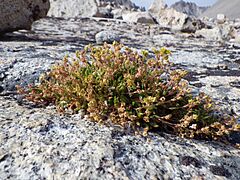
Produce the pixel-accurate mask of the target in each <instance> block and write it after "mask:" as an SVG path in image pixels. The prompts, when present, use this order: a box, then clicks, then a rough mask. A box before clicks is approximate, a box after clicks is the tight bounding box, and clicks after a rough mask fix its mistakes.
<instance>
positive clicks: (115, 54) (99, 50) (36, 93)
mask: <svg viewBox="0 0 240 180" xmlns="http://www.w3.org/2000/svg"><path fill="white" fill-rule="evenodd" d="M153 53H154V55H155V57H153V56H152V57H150V56H149V52H148V51H145V50H143V51H141V52H137V51H134V50H132V49H130V48H128V47H125V46H123V45H122V44H119V43H117V42H114V43H113V44H112V45H108V44H104V45H103V46H96V47H94V46H91V45H89V46H86V47H85V49H84V50H82V51H78V52H76V57H75V58H72V59H71V58H69V57H65V58H64V59H63V62H61V63H60V64H57V65H55V66H54V67H53V68H52V70H51V71H50V72H48V73H46V74H45V75H44V76H42V77H41V83H40V84H39V85H35V86H29V88H28V89H23V88H19V91H20V92H21V93H23V94H25V95H26V97H27V99H28V100H30V101H33V102H36V103H41V104H50V103H53V104H55V105H57V107H58V108H59V110H61V111H65V110H66V109H69V108H70V109H71V110H73V111H74V112H78V111H79V110H81V109H84V110H86V111H87V112H88V113H89V115H90V117H91V118H92V119H93V120H94V121H97V122H101V123H108V122H109V120H110V121H111V123H114V124H118V125H121V126H123V127H125V126H128V127H129V126H130V127H132V128H133V129H134V130H135V131H136V132H141V133H142V134H143V135H146V134H147V132H148V131H149V130H157V131H158V130H159V131H164V132H168V133H172V134H177V135H179V136H181V137H187V138H205V139H214V140H217V139H222V138H223V137H225V135H227V134H228V133H229V132H231V131H239V126H238V125H237V124H236V121H235V120H234V118H231V117H229V118H224V119H218V118H216V117H215V116H214V111H215V108H214V104H213V102H212V100H211V99H210V98H209V97H208V96H207V95H205V94H203V93H200V94H199V95H198V96H193V95H192V94H191V89H190V88H189V86H188V82H187V81H186V80H184V79H183V78H184V76H185V75H186V74H187V72H186V71H184V70H180V69H177V68H175V67H174V66H173V64H172V63H171V62H170V61H169V55H170V51H169V50H167V49H165V48H162V49H160V50H156V49H155V50H153Z"/></svg>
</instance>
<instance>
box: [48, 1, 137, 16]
mask: <svg viewBox="0 0 240 180" xmlns="http://www.w3.org/2000/svg"><path fill="white" fill-rule="evenodd" d="M50 3H51V8H50V10H49V12H48V16H51V17H65V18H69V17H107V18H113V17H114V15H116V14H121V13H122V11H132V10H135V11H136V10H140V8H139V7H138V6H136V5H135V4H134V3H132V2H131V1H130V0H50ZM76 7H78V8H76Z"/></svg>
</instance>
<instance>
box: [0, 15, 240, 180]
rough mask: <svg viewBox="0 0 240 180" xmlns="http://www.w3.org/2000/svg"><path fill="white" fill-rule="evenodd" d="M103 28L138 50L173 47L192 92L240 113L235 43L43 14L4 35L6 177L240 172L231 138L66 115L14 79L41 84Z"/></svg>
mask: <svg viewBox="0 0 240 180" xmlns="http://www.w3.org/2000/svg"><path fill="white" fill-rule="evenodd" d="M101 32H114V34H117V35H119V36H116V38H120V41H121V43H123V44H125V45H127V46H129V47H131V48H134V49H135V50H137V51H138V50H140V49H149V50H151V49H152V47H155V48H160V47H162V46H165V47H167V48H168V49H170V50H171V51H172V56H171V59H170V60H171V61H172V62H174V63H175V64H176V66H178V67H179V68H183V69H186V70H188V71H189V74H188V76H187V77H186V78H187V79H188V80H189V84H190V85H191V86H192V89H193V93H194V92H195V93H198V92H199V91H204V92H205V93H207V94H209V95H211V96H212V97H213V98H214V100H215V101H216V103H217V105H218V106H219V108H221V109H222V110H224V111H225V112H227V113H228V114H231V115H235V116H237V115H240V105H239V104H240V103H239V102H240V98H239V97H240V85H239V84H240V62H239V61H240V44H237V43H236V42H229V41H226V42H218V41H212V40H206V39H204V38H199V37H196V36H194V35H192V34H184V33H179V32H178V33H175V32H172V31H170V29H169V28H166V27H161V26H159V25H155V24H153V25H151V26H149V25H144V24H139V23H129V22H124V21H122V20H114V19H104V18H98V19H96V18H74V19H73V18H72V19H63V18H44V19H41V20H39V21H37V22H35V23H34V24H33V28H32V30H31V31H18V32H14V33H8V34H5V35H4V36H2V37H1V38H0V53H1V58H0V179H14V180H15V179H70V178H71V179H84V178H90V179H104V178H105V179H194V178H195V179H233V180H238V179H240V176H239V168H240V158H239V157H240V151H239V150H238V149H235V148H233V147H232V146H228V145H224V144H220V143H216V142H207V141H197V140H186V139H181V138H179V137H175V136H171V135H166V134H157V133H154V134H153V133H151V134H150V135H149V137H148V138H143V137H139V136H135V135H133V134H131V132H128V131H123V130H122V129H121V128H120V127H118V126H110V127H107V126H101V125H99V124H95V123H93V122H91V121H90V120H89V118H88V116H87V115H86V114H85V113H84V112H80V113H79V114H76V115H70V114H69V115H61V114H59V113H57V112H56V110H55V107H54V106H49V107H38V106H36V105H34V104H31V103H29V102H26V101H25V100H24V99H23V98H22V97H21V96H20V95H18V94H17V93H16V89H15V85H22V86H25V85H27V84H29V83H38V80H39V76H40V74H41V73H43V72H46V71H48V70H49V69H50V68H51V66H52V65H53V64H55V63H57V62H59V61H60V60H61V59H62V58H63V57H64V56H65V55H69V56H74V52H75V51H76V50H79V49H82V48H83V47H84V46H85V45H87V44H89V43H92V44H96V40H97V38H96V37H97V36H96V35H97V34H98V33H101ZM101 34H102V36H101V37H102V38H106V39H108V38H109V35H106V37H104V36H105V35H104V33H101ZM234 140H235V141H237V140H239V139H237V138H235V139H234Z"/></svg>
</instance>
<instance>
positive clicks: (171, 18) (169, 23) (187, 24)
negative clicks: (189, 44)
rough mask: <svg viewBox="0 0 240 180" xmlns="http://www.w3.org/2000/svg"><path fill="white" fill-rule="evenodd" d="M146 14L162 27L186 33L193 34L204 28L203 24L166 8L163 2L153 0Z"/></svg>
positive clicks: (161, 0)
mask: <svg viewBox="0 0 240 180" xmlns="http://www.w3.org/2000/svg"><path fill="white" fill-rule="evenodd" d="M148 12H149V13H150V15H151V16H152V17H153V18H154V19H155V21H156V22H157V23H158V24H160V25H161V26H164V27H169V28H171V29H172V30H178V31H182V32H187V33H194V32H195V31H196V30H197V29H201V28H203V27H204V23H203V22H201V21H200V20H197V19H196V18H194V17H191V16H188V15H187V14H184V13H181V12H178V11H176V10H175V9H173V8H168V7H167V6H166V5H165V3H164V1H163V0H155V1H154V2H153V4H152V5H151V6H150V8H149V10H148Z"/></svg>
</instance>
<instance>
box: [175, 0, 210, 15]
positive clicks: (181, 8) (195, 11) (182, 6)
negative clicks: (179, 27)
mask: <svg viewBox="0 0 240 180" xmlns="http://www.w3.org/2000/svg"><path fill="white" fill-rule="evenodd" d="M171 8H173V9H175V10H177V11H178V12H182V13H185V14H187V15H189V16H195V17H198V16H200V15H201V14H202V13H203V12H204V11H206V10H207V9H208V7H199V6H197V4H195V3H192V2H185V1H183V0H180V1H178V2H176V3H174V4H172V5H171Z"/></svg>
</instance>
